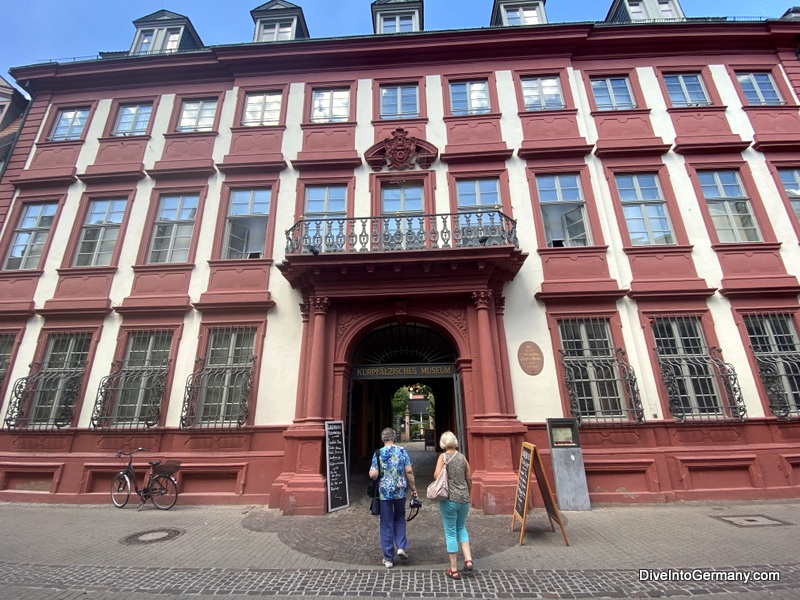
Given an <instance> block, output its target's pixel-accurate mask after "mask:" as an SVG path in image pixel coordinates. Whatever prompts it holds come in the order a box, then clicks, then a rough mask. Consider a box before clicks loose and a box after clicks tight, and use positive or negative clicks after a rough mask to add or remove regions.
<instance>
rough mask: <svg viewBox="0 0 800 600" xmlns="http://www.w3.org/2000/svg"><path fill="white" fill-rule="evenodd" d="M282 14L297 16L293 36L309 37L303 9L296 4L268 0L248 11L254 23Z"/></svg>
mask: <svg viewBox="0 0 800 600" xmlns="http://www.w3.org/2000/svg"><path fill="white" fill-rule="evenodd" d="M283 15H286V16H291V17H297V24H296V29H295V32H296V33H295V37H296V38H297V39H308V38H309V37H311V36H310V34H309V33H308V26H307V25H306V18H305V16H304V15H303V9H302V8H300V7H299V6H297V5H296V4H292V3H291V2H286V1H285V0H270V2H266V3H264V4H262V5H261V6H258V7H256V8H254V9H253V10H251V11H250V16H251V17H253V22H254V23H258V20H259V19H264V18H271V17H280V16H283Z"/></svg>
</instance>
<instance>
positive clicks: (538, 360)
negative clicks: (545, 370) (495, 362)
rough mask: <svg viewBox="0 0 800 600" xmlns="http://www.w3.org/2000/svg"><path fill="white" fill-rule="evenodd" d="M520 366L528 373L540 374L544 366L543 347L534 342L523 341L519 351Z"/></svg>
mask: <svg viewBox="0 0 800 600" xmlns="http://www.w3.org/2000/svg"><path fill="white" fill-rule="evenodd" d="M517 360H518V361H519V366H520V367H522V370H523V371H525V373H527V374H528V375H538V374H539V373H541V372H542V367H544V355H543V354H542V349H541V348H539V346H538V345H536V344H535V343H534V342H522V344H520V346H519V350H518V351H517Z"/></svg>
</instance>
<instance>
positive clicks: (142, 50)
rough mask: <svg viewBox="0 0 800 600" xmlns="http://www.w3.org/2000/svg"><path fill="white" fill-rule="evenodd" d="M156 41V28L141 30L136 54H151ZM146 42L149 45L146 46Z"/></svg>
mask: <svg viewBox="0 0 800 600" xmlns="http://www.w3.org/2000/svg"><path fill="white" fill-rule="evenodd" d="M155 41H156V30H155V29H142V30H141V31H139V39H138V40H137V41H136V49H135V50H134V54H150V53H151V52H153V44H154V43H155ZM145 42H146V43H147V47H145Z"/></svg>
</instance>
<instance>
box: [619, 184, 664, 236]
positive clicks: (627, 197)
mask: <svg viewBox="0 0 800 600" xmlns="http://www.w3.org/2000/svg"><path fill="white" fill-rule="evenodd" d="M624 179H630V185H625V186H622V185H620V182H621V180H624ZM614 180H615V183H616V186H617V192H618V193H619V199H620V203H621V204H622V213H623V216H624V217H625V225H626V227H627V228H628V237H629V238H630V241H631V245H632V246H662V245H670V244H675V243H676V241H675V232H674V231H673V228H672V223H671V221H670V218H669V211H668V210H667V204H666V201H665V200H664V194H663V193H662V191H661V182H660V181H659V179H658V174H657V173H617V174H615V176H614ZM659 221H661V222H663V223H664V224H665V225H666V229H664V228H663V226H661V227H655V226H654V225H657V224H658V223H659ZM636 222H640V223H641V226H639V227H631V225H632V223H636ZM656 232H658V234H656Z"/></svg>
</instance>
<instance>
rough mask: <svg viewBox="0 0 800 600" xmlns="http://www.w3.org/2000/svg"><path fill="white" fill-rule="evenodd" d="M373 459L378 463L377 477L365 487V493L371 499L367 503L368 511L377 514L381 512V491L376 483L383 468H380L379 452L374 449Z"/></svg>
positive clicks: (381, 474)
mask: <svg viewBox="0 0 800 600" xmlns="http://www.w3.org/2000/svg"><path fill="white" fill-rule="evenodd" d="M375 460H376V462H377V463H378V478H377V479H376V480H375V481H372V482H370V484H369V486H368V487H367V494H369V497H370V498H372V500H371V501H370V503H369V512H370V514H372V515H375V516H378V515H380V514H381V491H380V484H379V483H378V482H379V481H380V480H381V477H382V476H383V469H382V468H381V457H380V454H379V452H378V451H377V450H376V451H375Z"/></svg>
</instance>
